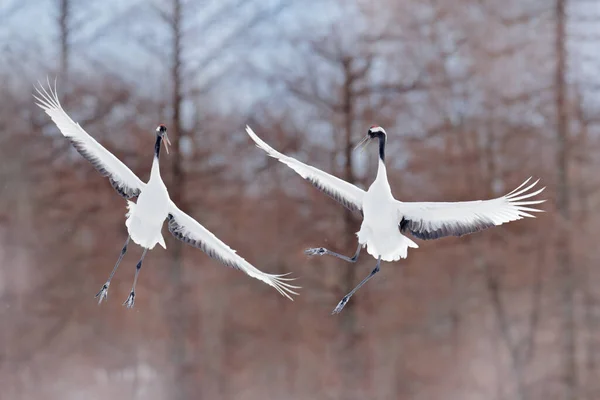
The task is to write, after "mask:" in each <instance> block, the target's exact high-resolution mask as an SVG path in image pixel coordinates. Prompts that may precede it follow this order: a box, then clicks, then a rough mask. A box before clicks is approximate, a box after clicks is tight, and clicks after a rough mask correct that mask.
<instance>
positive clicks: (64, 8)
mask: <svg viewBox="0 0 600 400" xmlns="http://www.w3.org/2000/svg"><path fill="white" fill-rule="evenodd" d="M58 1H59V12H58V26H59V30H60V39H59V40H60V67H59V75H60V82H61V86H63V87H67V80H68V76H69V40H70V29H69V17H70V11H71V10H70V8H71V7H70V6H71V3H70V0H58Z"/></svg>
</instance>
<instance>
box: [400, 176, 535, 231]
mask: <svg viewBox="0 0 600 400" xmlns="http://www.w3.org/2000/svg"><path fill="white" fill-rule="evenodd" d="M530 180H531V178H529V179H527V180H526V181H525V182H523V183H522V184H521V185H520V186H519V187H518V188H516V189H515V190H513V191H512V192H510V193H508V194H507V195H505V196H502V197H498V198H496V199H491V200H476V201H461V202H455V203H434V202H428V203H403V202H401V201H398V202H397V203H398V213H399V215H400V218H401V220H400V229H401V230H402V231H409V232H411V233H412V234H413V235H414V236H416V237H418V238H420V239H426V240H428V239H438V238H441V237H444V236H462V235H466V234H469V233H473V232H477V231H480V230H483V229H486V228H490V227H492V226H498V225H502V224H504V223H507V222H511V221H516V220H518V219H521V218H524V217H531V218H535V217H534V216H533V215H531V214H529V213H530V212H543V210H538V209H536V208H530V207H527V206H530V205H535V204H541V203H543V202H545V201H546V200H531V198H532V197H534V196H536V195H538V194H540V193H541V192H542V191H543V190H544V189H545V187H543V188H541V189H538V190H535V191H533V192H532V191H530V190H531V189H532V188H533V187H534V186H535V185H536V184H537V183H538V182H539V179H538V180H537V181H535V182H534V183H532V184H531V185H529V186H527V187H525V188H523V187H524V186H525V185H527V183H528V182H529V181H530Z"/></svg>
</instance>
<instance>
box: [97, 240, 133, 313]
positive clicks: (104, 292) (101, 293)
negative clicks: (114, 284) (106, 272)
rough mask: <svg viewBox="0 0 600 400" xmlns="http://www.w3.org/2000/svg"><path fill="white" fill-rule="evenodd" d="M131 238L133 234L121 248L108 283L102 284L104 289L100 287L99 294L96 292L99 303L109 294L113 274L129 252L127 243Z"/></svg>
mask: <svg viewBox="0 0 600 400" xmlns="http://www.w3.org/2000/svg"><path fill="white" fill-rule="evenodd" d="M129 239H131V236H127V240H126V241H125V244H124V245H123V248H122V249H121V254H120V255H119V259H118V260H117V263H116V264H115V267H114V268H113V270H112V272H111V273H110V276H109V277H108V280H107V281H106V283H105V284H104V285H102V289H100V291H99V292H98V294H96V298H97V299H98V304H100V303H102V300H104V299H106V296H107V295H108V287H109V286H110V281H111V280H112V278H113V276H114V275H115V272H117V268H119V264H120V263H121V260H122V259H123V256H124V255H125V253H126V252H127V245H128V244H129Z"/></svg>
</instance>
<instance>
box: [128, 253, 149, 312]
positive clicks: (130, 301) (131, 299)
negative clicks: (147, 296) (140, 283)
mask: <svg viewBox="0 0 600 400" xmlns="http://www.w3.org/2000/svg"><path fill="white" fill-rule="evenodd" d="M147 251H148V249H144V252H143V253H142V258H140V261H138V263H137V265H136V266H135V276H134V277H133V286H131V293H129V297H127V300H125V302H124V303H123V305H124V306H125V307H127V308H132V307H133V303H135V284H136V283H137V280H138V275H139V273H140V269H141V268H142V261H144V257H146V252H147Z"/></svg>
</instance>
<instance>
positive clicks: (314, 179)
mask: <svg viewBox="0 0 600 400" xmlns="http://www.w3.org/2000/svg"><path fill="white" fill-rule="evenodd" d="M246 132H247V133H248V135H249V136H250V138H251V139H252V140H253V141H254V142H255V143H256V145H257V147H259V148H261V149H262V150H264V151H265V152H266V153H267V154H268V155H269V156H271V157H273V158H276V159H277V160H279V161H280V162H282V163H283V164H285V165H287V166H289V167H290V168H291V169H293V170H294V171H295V172H297V173H298V174H299V175H300V176H301V177H303V178H304V179H306V180H307V181H309V182H310V183H311V184H313V186H315V187H316V188H317V189H319V190H321V191H322V192H324V193H325V194H327V195H328V196H330V197H332V198H333V199H334V200H336V201H338V202H339V203H340V204H342V205H343V206H345V207H346V208H348V209H349V210H351V211H356V212H360V213H361V214H362V217H363V221H362V224H361V227H360V230H359V231H358V232H357V237H358V248H357V250H356V253H355V254H354V256H352V257H348V256H344V255H341V254H338V253H335V252H333V251H330V250H327V249H325V248H323V247H318V248H311V249H307V250H306V251H305V253H306V254H308V255H311V256H323V255H331V256H334V257H337V258H340V259H343V260H345V261H349V262H352V263H354V262H356V260H357V259H358V256H359V254H360V252H361V249H362V248H363V247H366V248H367V252H368V253H369V254H370V255H372V256H373V257H374V258H375V259H377V265H376V266H375V269H374V270H373V271H372V272H371V273H370V274H369V275H368V276H367V277H366V278H365V279H364V280H363V281H362V282H360V283H359V284H358V285H357V286H356V287H355V288H354V289H353V290H352V291H351V292H350V293H348V294H347V295H346V296H344V298H342V300H341V301H340V302H339V303H338V305H337V306H336V308H335V309H334V310H333V313H339V312H340V311H341V310H342V309H343V308H344V306H345V305H346V303H347V302H348V300H349V299H350V297H351V296H352V295H353V294H354V293H355V292H356V291H357V290H358V289H359V288H360V287H361V286H362V285H364V284H365V283H366V282H367V281H368V280H369V279H371V278H372V277H373V276H374V275H375V274H376V273H377V272H378V271H379V266H380V263H381V261H397V260H399V259H401V258H406V257H407V253H408V248H418V247H419V246H418V245H417V244H416V243H415V242H414V241H413V240H411V239H410V238H409V237H407V236H405V234H407V233H410V234H412V235H413V236H415V237H417V238H419V239H423V240H429V239H438V238H441V237H444V236H462V235H465V234H469V233H474V232H478V231H480V230H483V229H486V228H490V227H492V226H498V225H502V224H504V223H507V222H511V221H516V220H519V219H522V218H525V217H534V216H533V215H532V214H530V213H532V212H541V211H542V210H538V209H535V208H531V207H529V206H531V205H535V204H540V203H543V202H544V201H545V200H531V198H532V197H534V196H536V195H538V194H539V193H541V192H542V191H543V190H544V189H545V188H541V189H538V190H535V191H530V190H531V189H532V188H533V187H534V186H535V185H536V184H537V182H538V181H535V182H533V183H532V184H529V186H527V184H528V183H529V181H530V179H531V178H529V179H527V180H526V181H525V182H523V183H522V184H521V185H520V186H519V187H517V188H516V189H515V190H513V191H512V192H510V193H508V194H507V195H505V196H502V197H498V198H496V199H490V200H476V201H462V202H402V201H399V200H396V199H394V196H393V195H392V190H391V188H390V185H389V182H388V178H387V170H386V166H385V145H386V142H387V134H386V132H385V130H384V129H383V128H381V127H379V126H371V127H370V128H369V131H368V132H367V135H366V136H365V138H364V139H363V140H362V141H361V142H360V143H359V144H358V145H357V146H356V147H357V148H360V147H365V146H366V145H367V144H368V143H369V142H370V141H372V140H377V141H378V143H379V164H378V169H377V177H376V178H375V180H374V181H373V183H372V184H371V186H369V189H368V190H367V191H364V190H362V189H361V188H359V187H356V186H355V185H353V184H351V183H349V182H345V181H344V180H342V179H340V178H337V177H335V176H333V175H330V174H328V173H326V172H324V171H321V170H319V169H317V168H315V167H313V166H310V165H307V164H304V163H302V162H300V161H298V160H296V159H294V158H292V157H289V156H286V155H285V154H282V153H280V152H278V151H277V150H275V149H273V148H272V147H271V146H269V145H268V144H267V143H265V142H264V141H263V140H262V139H261V138H259V137H258V136H257V135H256V133H254V131H253V130H252V129H251V128H250V127H248V126H247V127H246Z"/></svg>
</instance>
